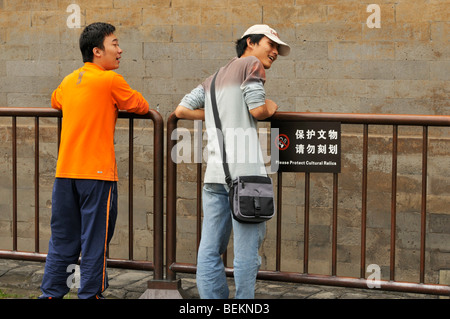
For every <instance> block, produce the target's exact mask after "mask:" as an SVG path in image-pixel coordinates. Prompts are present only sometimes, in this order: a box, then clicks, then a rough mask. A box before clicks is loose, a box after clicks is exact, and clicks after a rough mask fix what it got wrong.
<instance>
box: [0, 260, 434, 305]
mask: <svg viewBox="0 0 450 319" xmlns="http://www.w3.org/2000/svg"><path fill="white" fill-rule="evenodd" d="M43 273H44V263H40V262H31V261H17V260H7V259H0V298H2V299H6V298H8V299H34V298H37V297H38V296H39V295H40V294H41V292H40V290H39V285H40V283H41V280H42V276H43ZM108 275H109V288H108V289H107V290H106V291H105V293H104V296H105V297H106V298H107V299H138V298H139V297H141V296H142V295H143V293H144V292H145V291H146V289H147V282H148V281H150V280H152V279H153V275H152V273H151V272H148V271H138V270H128V269H117V268H108ZM180 278H181V283H182V289H183V292H184V294H183V295H185V297H187V298H191V299H198V298H199V296H198V292H197V288H196V285H195V276H193V275H190V274H180ZM229 285H230V291H231V296H230V297H233V296H234V287H233V279H232V278H229ZM67 298H71V299H77V295H76V290H72V291H71V292H70V293H69V294H68V296H67ZM256 299H439V297H438V296H433V295H422V294H410V293H398V292H383V291H380V290H375V289H372V290H363V289H351V288H341V287H328V286H316V285H304V284H297V283H280V282H273V281H258V282H257V286H256Z"/></svg>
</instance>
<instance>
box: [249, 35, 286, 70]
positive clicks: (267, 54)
mask: <svg viewBox="0 0 450 319" xmlns="http://www.w3.org/2000/svg"><path fill="white" fill-rule="evenodd" d="M249 45H251V46H252V48H253V51H252V54H251V55H254V56H255V57H257V58H258V59H259V60H260V61H261V63H262V64H263V65H264V68H265V69H270V67H271V66H272V63H273V62H275V60H276V59H277V58H278V46H279V45H278V44H277V43H275V42H274V41H272V40H270V39H269V38H268V37H263V38H262V39H261V41H259V43H258V44H255V43H252V44H249Z"/></svg>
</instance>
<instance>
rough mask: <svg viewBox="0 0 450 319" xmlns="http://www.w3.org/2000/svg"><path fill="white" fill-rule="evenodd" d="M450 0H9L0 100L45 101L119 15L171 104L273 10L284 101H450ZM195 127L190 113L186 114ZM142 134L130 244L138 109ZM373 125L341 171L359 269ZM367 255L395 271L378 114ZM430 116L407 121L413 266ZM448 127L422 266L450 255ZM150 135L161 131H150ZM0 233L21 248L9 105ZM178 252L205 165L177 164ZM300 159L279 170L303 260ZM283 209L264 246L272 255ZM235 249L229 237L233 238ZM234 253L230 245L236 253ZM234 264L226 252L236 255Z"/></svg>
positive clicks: (320, 225) (402, 150)
mask: <svg viewBox="0 0 450 319" xmlns="http://www.w3.org/2000/svg"><path fill="white" fill-rule="evenodd" d="M449 9H450V2H449V1H448V0H413V1H411V0H396V1H394V0H371V1H369V0H287V1H286V0H270V1H268V0H239V1H237V0H226V1H223V0H220V1H219V0H208V1H206V0H172V1H170V0H136V1H130V0H99V1H88V0H32V1H21V0H0V105H1V106H11V107H12V106H21V107H23V106H25V107H48V106H49V105H50V94H51V92H52V91H53V90H54V89H55V88H56V87H57V85H58V84H59V83H60V82H61V80H62V79H63V77H64V76H65V75H67V74H68V73H70V72H71V71H72V70H73V69H75V68H78V67H80V66H81V65H82V63H81V54H80V53H79V49H78V37H79V35H80V32H81V30H82V28H83V27H84V26H86V25H87V24H90V23H92V22H95V21H105V22H110V23H112V24H114V25H115V26H116V27H117V35H118V37H119V40H120V45H121V47H122V49H123V50H124V54H123V58H122V61H121V67H120V69H119V70H118V72H119V73H121V74H123V75H124V76H125V78H126V79H127V80H128V82H129V83H130V85H131V86H132V87H133V88H135V89H137V90H139V91H141V92H142V93H143V94H144V96H145V97H146V98H147V99H148V101H149V103H150V105H151V107H152V108H154V109H157V110H158V111H159V112H160V113H161V114H162V115H163V117H164V119H167V117H168V115H169V114H170V113H171V112H172V111H173V110H174V108H175V106H176V105H177V104H178V103H179V101H180V99H181V98H182V96H183V95H184V94H185V93H187V92H189V91H190V90H191V89H192V88H194V87H195V86H196V85H197V84H198V83H200V82H201V81H202V80H203V79H204V78H205V77H206V76H208V75H209V74H211V73H213V72H214V71H215V70H216V69H217V68H218V67H220V66H221V65H223V64H224V63H226V62H227V61H228V60H229V59H230V58H232V57H233V56H235V51H234V41H235V40H236V39H237V38H239V37H240V36H241V35H242V33H243V32H244V31H245V30H246V28H247V27H249V26H250V25H252V24H257V23H267V24H270V25H271V26H272V27H274V28H275V29H277V31H278V32H279V33H280V35H281V38H282V39H284V40H285V41H286V42H287V43H289V44H290V45H291V47H292V51H291V55H290V56H289V57H280V58H279V59H278V60H277V62H276V63H275V64H274V66H273V67H272V69H271V70H269V71H268V72H267V83H266V89H267V95H268V97H269V98H271V99H273V100H275V101H276V102H277V103H278V104H279V105H280V110H281V111H296V112H339V113H401V114H432V115H448V114H449V113H450V112H449V111H450V104H449V91H448V88H449V74H450V72H449V69H450V68H449V65H450V61H449V60H450V46H449V42H448V41H449V25H450V18H449V12H450V10H449ZM181 124H182V125H185V126H188V127H191V124H190V123H187V122H185V121H182V122H180V125H181ZM18 125H19V127H20V128H19V133H18V134H19V137H20V140H19V146H18V155H19V163H18V165H19V172H20V176H19V180H18V184H19V191H20V195H19V225H18V232H19V249H20V250H31V251H32V250H34V241H33V239H32V238H33V231H34V224H33V218H34V197H33V196H34V195H33V194H34V191H33V188H32V185H30V184H32V183H31V181H32V180H33V178H34V158H33V156H34V139H33V130H34V128H33V125H34V124H33V121H28V120H22V119H20V120H19V121H18ZM136 126H137V128H136V130H137V138H136V142H135V152H136V157H135V171H136V172H139V174H138V176H137V177H136V179H135V199H134V208H135V216H134V220H135V259H151V256H152V255H151V254H152V198H151V194H152V171H151V170H152V168H151V167H152V166H151V165H149V164H151V162H152V142H151V134H152V132H151V130H152V128H151V125H148V124H147V123H144V122H140V121H139V122H138V123H137V125H136ZM54 132H56V124H55V122H54V121H53V120H43V121H42V123H41V136H40V141H41V145H40V156H41V161H40V172H41V180H40V184H41V194H40V210H41V214H42V216H41V219H40V229H41V245H40V246H41V251H46V246H47V240H48V237H49V233H50V230H49V221H50V207H51V188H52V183H53V175H54V167H55V165H56V155H57V154H56V149H57V148H56V138H55V135H54ZM361 132H362V129H361V128H360V127H356V126H352V125H349V126H346V127H344V132H343V133H344V135H343V169H342V173H341V174H340V176H339V187H340V191H339V212H338V231H339V234H338V274H340V275H348V276H359V258H360V248H359V244H360V231H361V230H360V219H361V163H362V152H361V149H362V137H361ZM370 133H371V138H370V140H369V145H370V148H369V153H370V154H369V166H370V168H369V177H368V178H369V180H368V182H369V193H368V201H369V202H368V230H367V237H368V251H367V264H371V263H374V264H378V265H380V267H381V268H382V273H383V277H384V278H389V235H390V183H391V156H390V150H391V147H392V128H391V127H388V128H384V127H383V128H378V127H371V128H370ZM421 134H422V131H421V129H418V128H411V127H406V128H400V142H399V185H398V195H397V201H398V215H397V220H398V227H397V259H396V264H397V267H398V270H397V273H396V275H397V277H398V278H397V279H399V280H413V281H414V280H418V256H419V252H420V237H419V236H420V195H421V189H420V185H421V143H422V142H421ZM449 135H450V132H449V130H448V128H445V129H440V128H436V129H435V128H432V129H430V142H429V144H430V157H429V165H430V167H429V170H428V173H429V178H428V194H429V195H428V215H427V231H428V236H427V254H426V271H427V280H429V281H432V282H437V280H438V279H437V278H438V271H439V270H440V269H449V268H450V244H449V243H450V211H449V210H448V207H449V204H450V189H449V186H448V185H450V171H449V170H448V168H449V167H450V165H449V164H450V162H449V149H450V147H449ZM149 136H150V137H149ZM0 141H1V143H0V157H1V163H0V178H1V183H0V232H1V233H0V248H2V249H11V244H10V242H11V239H10V238H11V202H12V195H11V174H10V171H11V167H12V164H11V146H10V145H11V124H10V120H9V119H3V118H0ZM127 141H128V137H127V130H126V122H122V121H119V123H118V130H117V134H116V152H117V157H118V164H119V174H120V176H119V177H120V189H119V192H120V194H121V198H120V201H119V205H120V216H119V220H118V225H117V229H116V233H115V236H114V239H113V241H112V244H111V256H112V257H119V258H127V256H128V252H127V247H128V237H127V236H128V235H127V233H128V231H127V230H128V224H127V223H128V217H127V207H128V203H127V197H126V195H127V185H128V184H127V183H128V176H127V167H128V164H127V160H128V154H127ZM179 179H180V186H179V196H180V199H179V201H178V209H179V216H180V217H179V219H178V229H179V234H178V247H179V252H178V259H179V261H180V262H195V255H196V254H195V238H196V235H195V216H194V215H195V213H194V212H195V193H194V191H193V190H194V189H195V187H194V186H195V166H193V164H189V165H184V164H183V165H182V166H181V167H180V168H179ZM303 180H304V175H303V174H301V173H298V174H285V175H284V177H283V185H284V186H285V188H284V191H283V245H282V256H283V260H282V269H283V270H288V271H302V269H303V268H302V267H303V261H302V258H303V257H302V256H303V211H304V200H303V192H304V186H303V185H304V184H303ZM311 186H312V198H311V229H310V236H311V244H310V245H311V247H310V266H309V271H310V272H312V273H323V274H329V273H330V269H331V255H330V254H331V226H330V225H331V212H332V211H331V204H332V203H331V195H332V179H331V176H329V175H328V174H313V176H312V181H311ZM274 224H275V223H274V222H270V223H269V225H268V231H267V237H266V240H265V243H264V246H263V248H262V250H261V253H262V256H263V268H265V269H273V268H274V266H275V265H274V256H275V250H274V249H275V237H274V232H275V229H274ZM229 256H230V258H231V257H232V253H231V252H230V253H229ZM230 260H231V259H230ZM230 265H231V264H230Z"/></svg>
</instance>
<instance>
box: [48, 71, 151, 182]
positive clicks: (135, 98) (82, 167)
mask: <svg viewBox="0 0 450 319" xmlns="http://www.w3.org/2000/svg"><path fill="white" fill-rule="evenodd" d="M52 107H53V108H55V109H58V110H62V115H63V119H62V132H61V144H60V149H59V155H58V163H57V166H56V177H59V178H75V179H94V180H107V181H117V180H118V175H117V165H116V157H115V152H114V131H115V125H116V121H117V116H118V110H127V111H128V112H133V113H138V114H146V113H147V112H148V111H149V106H148V103H147V101H146V100H145V99H144V98H143V96H142V94H141V93H139V92H137V91H135V90H132V89H131V88H130V86H129V85H128V83H127V82H126V81H125V80H124V78H123V77H122V76H121V75H119V74H117V73H115V72H113V71H105V70H103V69H102V68H101V67H99V66H97V65H96V64H94V63H85V64H84V66H83V67H82V68H80V69H78V70H76V71H74V72H73V73H72V74H70V75H68V76H67V77H65V78H64V80H63V81H62V82H61V84H60V85H59V87H58V88H57V89H56V90H55V91H54V92H53V94H52Z"/></svg>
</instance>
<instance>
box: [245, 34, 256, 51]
mask: <svg viewBox="0 0 450 319" xmlns="http://www.w3.org/2000/svg"><path fill="white" fill-rule="evenodd" d="M254 46H255V44H254V43H253V42H252V40H250V37H248V38H247V47H248V48H250V49H252V50H253V48H254Z"/></svg>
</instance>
